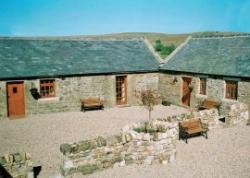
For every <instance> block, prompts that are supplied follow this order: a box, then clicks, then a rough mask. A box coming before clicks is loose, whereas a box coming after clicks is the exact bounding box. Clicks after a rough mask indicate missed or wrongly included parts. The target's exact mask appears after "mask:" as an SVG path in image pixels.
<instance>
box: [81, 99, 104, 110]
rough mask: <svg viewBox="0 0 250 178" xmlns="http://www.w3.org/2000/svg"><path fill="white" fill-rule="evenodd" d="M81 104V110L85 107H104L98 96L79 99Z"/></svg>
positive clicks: (85, 108)
mask: <svg viewBox="0 0 250 178" xmlns="http://www.w3.org/2000/svg"><path fill="white" fill-rule="evenodd" d="M81 104H82V105H81V107H82V108H81V109H82V111H85V110H87V109H104V106H103V102H102V101H101V99H100V98H97V97H89V98H85V99H81Z"/></svg>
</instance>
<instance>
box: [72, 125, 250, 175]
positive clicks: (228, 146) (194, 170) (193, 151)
mask: <svg viewBox="0 0 250 178" xmlns="http://www.w3.org/2000/svg"><path fill="white" fill-rule="evenodd" d="M80 177H84V176H81V175H75V177H74V178H80ZM102 177H112V178H163V177H164V178H250V126H236V127H232V128H225V129H215V130H211V131H209V139H208V140H206V139H205V138H204V137H195V138H191V139H190V140H189V143H188V144H186V143H185V142H184V141H178V142H177V159H176V161H175V162H173V163H171V164H167V165H129V166H125V167H120V168H113V169H108V170H105V171H102V172H97V173H95V174H92V175H88V176H85V178H102Z"/></svg>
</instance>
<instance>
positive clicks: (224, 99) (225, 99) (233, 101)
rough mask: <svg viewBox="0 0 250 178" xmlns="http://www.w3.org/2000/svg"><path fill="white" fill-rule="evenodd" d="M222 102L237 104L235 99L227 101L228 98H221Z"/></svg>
mask: <svg viewBox="0 0 250 178" xmlns="http://www.w3.org/2000/svg"><path fill="white" fill-rule="evenodd" d="M222 101H223V102H226V103H236V102H238V100H237V99H229V98H223V99H222Z"/></svg>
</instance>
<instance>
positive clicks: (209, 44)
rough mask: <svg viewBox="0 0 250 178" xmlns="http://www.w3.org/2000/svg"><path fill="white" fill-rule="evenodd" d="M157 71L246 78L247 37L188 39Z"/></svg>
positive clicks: (249, 62)
mask: <svg viewBox="0 0 250 178" xmlns="http://www.w3.org/2000/svg"><path fill="white" fill-rule="evenodd" d="M160 70H163V71H177V72H188V73H198V74H210V75H219V76H231V77H232V76H233V77H246V78H249V77H250V36H241V37H239V36H238V37H211V38H192V39H191V40H189V41H188V42H187V44H186V45H185V46H184V47H183V48H181V49H180V50H179V51H178V52H177V53H176V54H175V55H174V56H173V57H172V58H170V59H169V60H168V62H166V63H165V64H164V65H163V67H161V69H160Z"/></svg>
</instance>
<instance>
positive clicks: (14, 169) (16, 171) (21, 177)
mask: <svg viewBox="0 0 250 178" xmlns="http://www.w3.org/2000/svg"><path fill="white" fill-rule="evenodd" d="M0 164H1V166H2V167H3V168H4V169H5V170H6V171H7V173H6V174H9V176H11V177H13V178H33V163H32V162H31V157H30V155H29V154H28V153H26V152H23V153H14V154H5V155H4V156H2V157H0ZM2 174H4V175H1V174H0V177H1V176H3V177H6V176H7V175H6V174H5V173H3V172H2Z"/></svg>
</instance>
